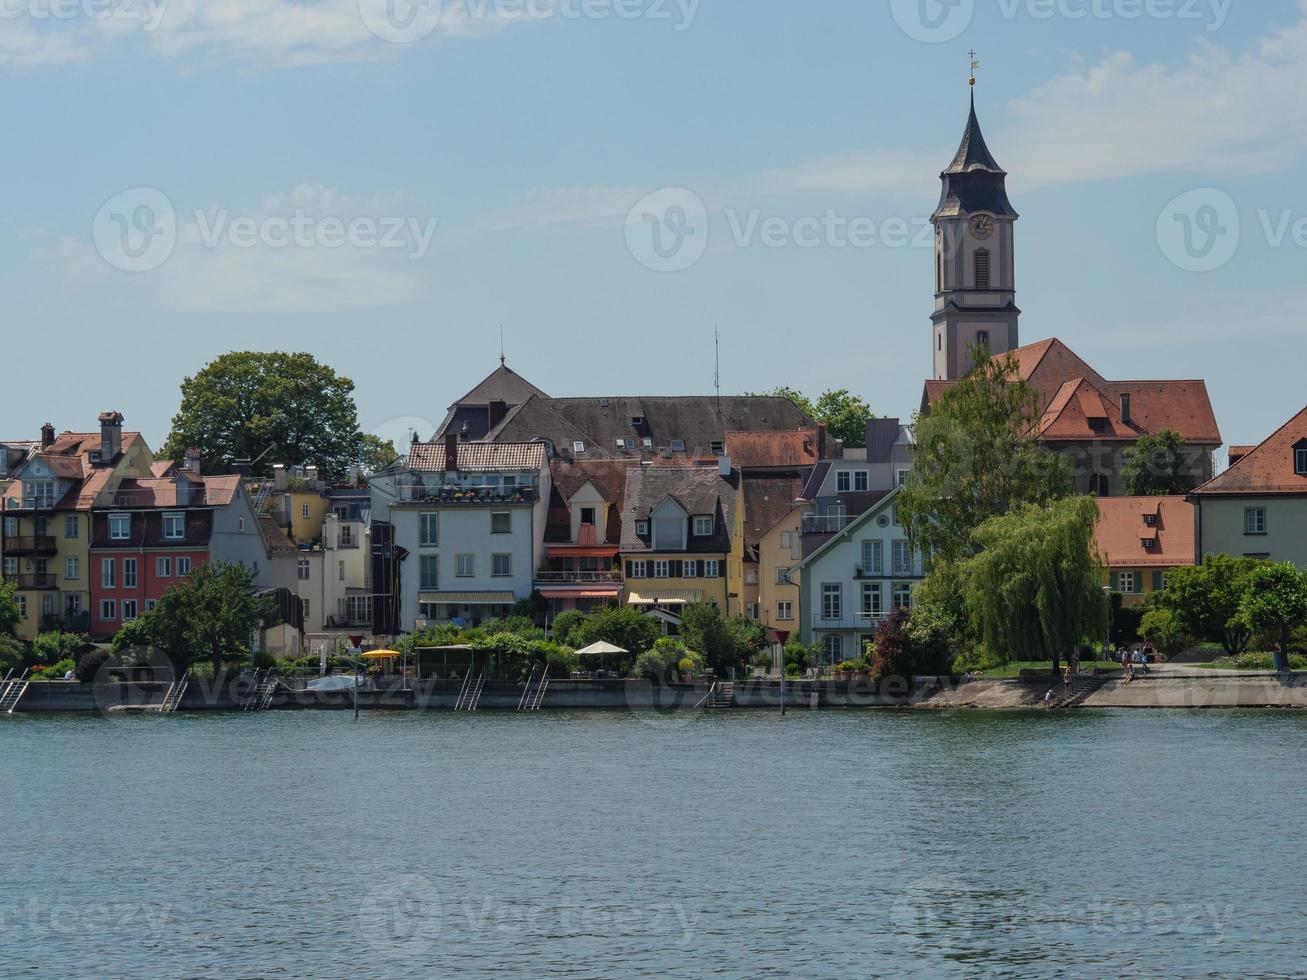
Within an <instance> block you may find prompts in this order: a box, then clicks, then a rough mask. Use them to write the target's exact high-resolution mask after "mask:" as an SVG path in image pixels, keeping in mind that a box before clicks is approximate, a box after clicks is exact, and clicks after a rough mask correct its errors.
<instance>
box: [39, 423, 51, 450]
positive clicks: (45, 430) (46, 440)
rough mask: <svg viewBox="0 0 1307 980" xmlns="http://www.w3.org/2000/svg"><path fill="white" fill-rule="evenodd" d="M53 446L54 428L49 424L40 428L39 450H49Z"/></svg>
mask: <svg viewBox="0 0 1307 980" xmlns="http://www.w3.org/2000/svg"><path fill="white" fill-rule="evenodd" d="M53 444H54V426H53V425H51V424H50V423H49V422H47V423H45V425H43V426H41V448H42V449H49V448H50V446H51V445H53Z"/></svg>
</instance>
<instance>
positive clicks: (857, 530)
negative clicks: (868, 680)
mask: <svg viewBox="0 0 1307 980" xmlns="http://www.w3.org/2000/svg"><path fill="white" fill-rule="evenodd" d="M899 492H900V491H899V489H898V488H895V489H894V490H893V491H891V492H890V493H888V494H886V495H885V496H884V497H883V498H881V499H880V500H879V501H877V502H876V503H875V504H873V505H872V506H871V507H870V508H868V509H867V510H866V511H864V512H863V513H862V514H860V515H859V516H857V517H855V518H853V519H852V520H851V521H849V523H847V524H846V525H845V526H844V527H843V528H842V529H841V530H840V531H838V532H836V533H833V534H832V535H831V536H830V537H829V538H828V539H827V540H826V541H824V542H823V543H822V544H821V546H820V547H818V548H816V549H815V550H814V551H813V552H812V553H811V554H809V555H808V556H807V557H806V558H804V559H803V561H801V562H800V563H799V564H798V566H797V569H796V570H797V571H798V573H799V582H800V586H799V638H800V640H801V641H802V642H804V643H808V644H813V643H816V644H820V645H821V646H822V648H823V650H824V651H825V659H826V661H827V662H828V663H839V662H840V661H841V660H856V659H859V658H861V657H862V655H863V650H864V646H863V644H864V642H865V641H867V640H870V639H871V638H872V637H873V636H874V635H875V632H876V627H877V626H878V625H879V623H880V621H881V620H883V619H884V618H885V617H886V616H888V615H889V614H890V612H891V611H893V610H894V609H896V608H911V606H912V594H913V592H914V591H915V590H916V588H917V585H918V584H919V583H920V582H921V579H922V578H923V577H924V575H925V570H924V568H923V564H924V563H923V562H922V559H921V556H920V555H919V554H916V553H914V552H913V550H912V548H911V546H910V545H909V543H908V538H907V532H906V529H905V528H904V527H903V526H902V525H901V524H900V523H899V520H898V506H897V501H898V497H899Z"/></svg>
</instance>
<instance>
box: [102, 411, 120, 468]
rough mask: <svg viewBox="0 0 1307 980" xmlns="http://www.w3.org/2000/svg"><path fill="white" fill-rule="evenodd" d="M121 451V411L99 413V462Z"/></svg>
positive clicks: (107, 460) (111, 457)
mask: <svg viewBox="0 0 1307 980" xmlns="http://www.w3.org/2000/svg"><path fill="white" fill-rule="evenodd" d="M122 451H123V417H122V413H121V412H101V413H100V462H102V463H108V462H111V461H112V460H114V459H115V458H116V457H117V456H118V454H119V453H121V452H122Z"/></svg>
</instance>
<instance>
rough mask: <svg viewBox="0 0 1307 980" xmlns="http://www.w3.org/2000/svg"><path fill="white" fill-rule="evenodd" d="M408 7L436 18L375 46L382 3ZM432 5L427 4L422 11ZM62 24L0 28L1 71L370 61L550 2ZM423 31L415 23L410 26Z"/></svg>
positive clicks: (546, 8) (207, 4) (83, 12)
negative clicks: (108, 62)
mask: <svg viewBox="0 0 1307 980" xmlns="http://www.w3.org/2000/svg"><path fill="white" fill-rule="evenodd" d="M394 2H398V3H401V4H404V3H409V2H413V3H415V4H418V5H419V7H418V9H427V10H434V11H438V12H439V19H438V20H434V19H433V20H432V21H431V22H430V24H429V25H428V28H429V32H428V30H425V29H424V30H419V31H417V33H416V34H415V35H414V37H413V43H412V44H396V43H391V42H388V41H386V40H383V39H382V37H381V36H378V33H377V32H376V31H374V30H373V29H371V28H370V27H369V24H371V25H372V27H376V26H377V25H378V24H381V25H383V27H384V25H385V24H386V23H387V22H386V20H385V19H384V18H385V17H387V5H388V4H389V3H394ZM423 4H433V5H434V6H426V7H425V8H424V7H423V6H422V5H423ZM73 9H74V10H75V12H74V14H73V15H71V16H68V17H66V18H62V19H52V18H50V17H35V18H34V17H31V16H23V17H17V18H10V19H6V20H4V21H0V28H2V29H0V66H5V67H9V68H12V69H30V68H37V67H56V66H59V65H64V64H69V63H72V62H80V61H89V60H91V59H93V58H99V57H104V56H106V55H108V54H110V53H117V54H123V55H128V56H136V55H139V54H147V55H153V56H156V57H159V58H166V59H171V60H178V61H181V62H182V63H183V64H184V65H185V66H186V67H195V66H197V65H200V66H202V65H204V64H206V63H210V62H212V63H235V64H238V65H242V66H246V67H251V68H287V67H296V66H300V65H313V64H338V63H345V64H348V63H356V62H368V61H378V60H382V59H384V58H387V57H391V56H394V55H395V54H397V53H399V52H402V51H404V50H406V49H408V48H409V47H412V46H415V45H420V44H422V43H432V42H434V41H435V40H436V39H438V38H468V37H477V36H481V35H486V34H492V33H495V32H497V31H500V30H503V29H504V28H506V27H509V26H511V25H513V24H515V23H519V22H531V21H541V20H548V19H550V18H552V17H553V16H554V14H555V5H554V0H537V2H536V3H535V4H531V5H526V7H523V8H519V7H517V6H516V5H514V4H509V5H506V6H501V5H499V4H495V3H488V2H484V0H452V2H451V0H315V2H312V3H306V2H300V0H113V2H112V3H110V4H109V5H108V8H107V9H108V10H109V11H111V12H112V15H109V14H91V13H88V12H87V10H88V9H90V10H96V11H98V10H100V7H99V6H97V5H96V4H92V3H90V2H89V0H82V3H81V5H80V7H79V6H78V5H77V4H76V3H74V4H73ZM418 26H419V27H422V22H420V21H419V22H418Z"/></svg>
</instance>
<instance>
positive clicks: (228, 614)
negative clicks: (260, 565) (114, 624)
mask: <svg viewBox="0 0 1307 980" xmlns="http://www.w3.org/2000/svg"><path fill="white" fill-rule="evenodd" d="M271 614H272V608H271V603H270V602H269V601H268V600H267V599H265V598H264V597H262V596H259V595H258V594H257V593H256V591H255V588H254V573H253V572H251V571H250V570H249V569H248V568H245V567H244V566H242V565H232V564H229V563H227V562H217V563H215V564H211V565H202V566H200V567H199V568H197V569H195V571H193V572H191V574H190V575H189V576H187V578H186V580H185V581H184V582H183V583H182V584H181V585H178V586H176V587H174V588H172V589H169V590H168V591H167V592H165V593H164V595H163V598H161V599H160V600H159V601H158V603H157V604H156V605H155V607H154V608H153V609H151V610H150V611H149V612H147V613H146V614H145V615H144V616H142V617H141V618H140V619H138V620H137V621H136V622H135V623H130V624H128V625H127V626H125V627H124V628H123V632H122V633H120V634H119V638H120V639H121V642H117V641H116V642H115V644H114V646H115V648H116V649H117V648H121V647H122V646H123V645H128V646H151V647H153V648H155V649H156V650H159V651H161V652H162V653H164V654H165V655H166V656H167V657H168V659H169V660H171V661H172V662H173V664H175V665H176V666H177V667H178V668H179V669H184V668H186V667H189V666H190V665H191V664H193V663H196V662H198V661H202V660H208V661H209V663H210V664H212V665H213V675H214V677H221V676H222V663H223V661H224V660H226V659H233V658H236V657H242V656H244V655H246V654H247V653H248V652H249V644H250V640H251V638H252V637H253V635H254V631H255V630H256V629H258V628H259V627H260V626H261V625H263V624H264V622H265V621H266V620H267V619H268V617H269V616H271Z"/></svg>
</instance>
